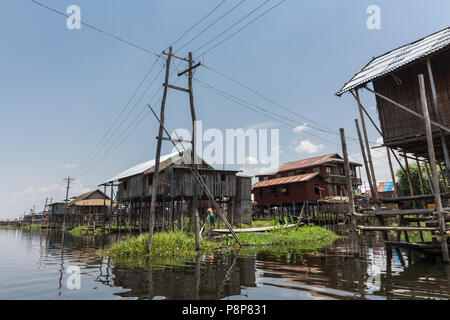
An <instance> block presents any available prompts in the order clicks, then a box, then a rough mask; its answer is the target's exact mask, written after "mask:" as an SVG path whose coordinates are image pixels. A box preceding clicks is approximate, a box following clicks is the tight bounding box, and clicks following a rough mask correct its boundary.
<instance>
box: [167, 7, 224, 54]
mask: <svg viewBox="0 0 450 320" xmlns="http://www.w3.org/2000/svg"><path fill="white" fill-rule="evenodd" d="M224 3H225V0H223V1H222V2H221V3H219V4H218V5H217V6H216V7H215V8H214V9H212V10H211V11H210V12H208V14H206V15H205V16H204V17H203V18H202V19H200V21H198V22H197V23H196V24H194V25H193V26H191V27H190V28H189V29H188V30H186V31H185V32H184V33H183V34H182V35H181V36H180V37H179V38H178V39H177V40H175V41H174V42H172V44H171V45H170V46H169V47H173V46H174V45H175V44H177V43H178V42H179V41H180V40H181V39H182V38H184V36H185V35H187V34H188V33H189V32H190V31H191V30H192V29H194V28H195V27H196V26H198V25H199V24H200V23H202V22H203V21H204V20H205V19H206V18H208V17H209V16H210V15H211V14H213V13H214V12H215V11H216V10H217V9H219V8H220V7H221V6H222V5H223V4H224Z"/></svg>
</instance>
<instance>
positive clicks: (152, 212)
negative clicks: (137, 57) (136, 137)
mask: <svg viewBox="0 0 450 320" xmlns="http://www.w3.org/2000/svg"><path fill="white" fill-rule="evenodd" d="M171 60H172V47H170V49H169V55H168V56H167V62H166V77H165V81H164V93H163V97H162V100H161V115H160V120H161V123H160V125H159V134H158V138H159V139H158V141H157V146H156V157H155V172H154V174H153V182H152V193H151V197H152V200H151V203H150V216H149V230H148V233H149V234H148V241H147V251H148V252H150V251H151V250H152V241H153V231H154V229H155V206H156V196H157V192H158V182H159V162H160V157H161V143H162V136H163V128H164V109H165V107H166V99H167V88H168V85H169V76H170V62H171Z"/></svg>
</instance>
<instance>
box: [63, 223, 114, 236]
mask: <svg viewBox="0 0 450 320" xmlns="http://www.w3.org/2000/svg"><path fill="white" fill-rule="evenodd" d="M86 229H87V225H79V226H76V227H74V228H72V230H70V231H69V232H70V234H71V235H72V236H74V237H79V236H83V235H88V236H91V235H93V234H94V232H93V231H92V230H89V231H87V232H86ZM95 234H97V235H102V234H103V232H102V227H101V226H100V227H97V228H95ZM106 234H109V226H108V225H107V226H106V227H105V235H106Z"/></svg>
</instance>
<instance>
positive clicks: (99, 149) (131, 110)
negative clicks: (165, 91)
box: [80, 66, 164, 170]
mask: <svg viewBox="0 0 450 320" xmlns="http://www.w3.org/2000/svg"><path fill="white" fill-rule="evenodd" d="M163 69H164V66H163V67H162V68H161V69H160V71H159V72H158V74H157V75H156V76H155V77H154V78H153V80H152V81H151V82H150V84H149V85H148V86H147V88H146V89H145V91H144V92H143V93H142V95H141V96H140V98H139V99H138V101H137V102H136V103H135V104H134V106H133V107H132V108H131V109H130V110H129V111H128V114H127V115H126V117H125V118H124V119H123V120H122V121H121V122H120V124H119V126H118V127H117V128H116V129H115V131H114V132H113V133H112V135H110V136H109V138H108V139H107V140H106V142H105V143H104V144H103V145H102V146H101V147H100V148H98V149H96V151H97V155H96V156H94V157H93V158H91V162H93V161H95V159H96V158H97V157H98V155H99V154H100V153H101V151H102V150H103V149H104V148H105V147H106V146H107V145H108V144H109V142H110V141H111V139H112V138H113V137H114V136H115V135H116V133H117V132H118V131H119V129H120V128H121V127H122V125H123V124H124V123H125V121H126V120H128V118H129V117H130V115H131V113H132V112H133V111H134V110H135V109H136V107H137V105H138V104H139V103H140V102H141V101H142V99H143V98H144V96H145V95H146V94H147V92H148V90H149V89H150V88H151V87H152V85H153V84H154V82H155V81H156V79H157V78H158V76H159V75H160V74H161V72H162V70H163ZM160 89H161V88H159V90H160ZM155 95H156V94H155ZM141 114H142V113H141ZM125 131H126V130H125ZM119 137H120V136H119ZM113 143H114V142H113ZM108 150H109V149H108ZM87 167H89V165H88V164H87V163H86V164H85V165H84V167H83V168H80V170H83V169H86V168H87Z"/></svg>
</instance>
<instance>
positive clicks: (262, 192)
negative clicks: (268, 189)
mask: <svg viewBox="0 0 450 320" xmlns="http://www.w3.org/2000/svg"><path fill="white" fill-rule="evenodd" d="M259 197H260V198H261V199H262V198H264V190H263V189H259Z"/></svg>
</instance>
